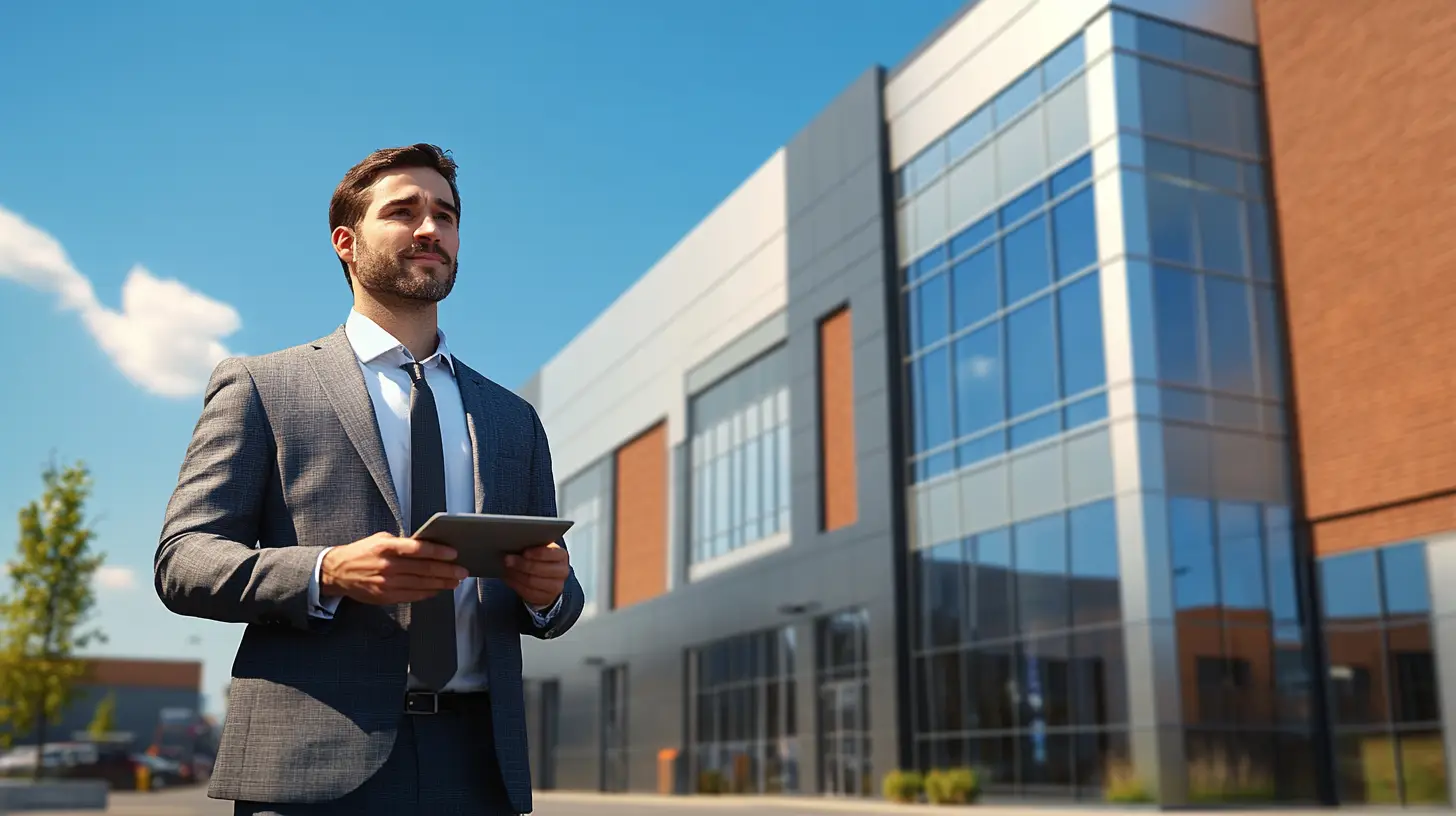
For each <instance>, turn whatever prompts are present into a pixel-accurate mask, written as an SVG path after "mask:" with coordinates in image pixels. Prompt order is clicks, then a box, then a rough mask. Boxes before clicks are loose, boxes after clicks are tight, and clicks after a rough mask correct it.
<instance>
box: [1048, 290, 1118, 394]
mask: <svg viewBox="0 0 1456 816" xmlns="http://www.w3.org/2000/svg"><path fill="white" fill-rule="evenodd" d="M1057 300H1058V303H1057V309H1058V312H1057V316H1058V318H1059V319H1060V320H1061V324H1062V326H1061V328H1062V332H1061V335H1062V336H1061V341H1062V342H1061V351H1062V354H1061V358H1062V391H1063V394H1064V395H1065V396H1072V395H1074V394H1080V393H1081V392H1083V391H1086V390H1088V389H1092V388H1096V387H1098V386H1100V385H1102V384H1103V383H1105V382H1106V381H1107V367H1106V365H1105V364H1104V363H1103V353H1102V289H1101V282H1100V281H1099V280H1098V274H1097V273H1096V272H1093V273H1092V274H1090V275H1087V276H1086V277H1083V278H1081V279H1079V280H1077V281H1076V282H1075V283H1071V284H1069V285H1067V286H1064V287H1062V289H1061V291H1059V292H1058V293H1057Z"/></svg>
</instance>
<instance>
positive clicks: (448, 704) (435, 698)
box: [404, 691, 490, 714]
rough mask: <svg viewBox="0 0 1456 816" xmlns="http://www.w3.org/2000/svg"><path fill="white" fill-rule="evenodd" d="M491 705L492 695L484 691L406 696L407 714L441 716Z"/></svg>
mask: <svg viewBox="0 0 1456 816" xmlns="http://www.w3.org/2000/svg"><path fill="white" fill-rule="evenodd" d="M489 703H490V694H488V693H486V692H484V691H468V692H465V691H407V692H405V695H404V710H405V713H406V714H441V713H445V712H451V711H460V710H463V709H465V708H467V707H469V708H475V707H478V706H481V705H489Z"/></svg>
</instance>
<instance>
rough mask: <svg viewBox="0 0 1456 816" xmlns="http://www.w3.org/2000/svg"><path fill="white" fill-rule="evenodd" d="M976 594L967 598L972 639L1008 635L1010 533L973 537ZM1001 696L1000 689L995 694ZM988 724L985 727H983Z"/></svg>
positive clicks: (1007, 531) (1010, 622) (990, 638)
mask: <svg viewBox="0 0 1456 816" xmlns="http://www.w3.org/2000/svg"><path fill="white" fill-rule="evenodd" d="M975 556H976V570H975V573H974V574H975V577H976V591H975V594H974V595H973V596H972V597H971V599H970V601H971V605H972V606H973V607H974V612H973V614H972V615H971V619H972V620H974V621H975V622H976V637H977V638H978V639H981V640H994V639H997V638H1003V637H1007V636H1008V635H1010V634H1011V631H1012V628H1011V627H1012V624H1013V622H1014V620H1013V619H1014V618H1015V615H1014V610H1012V608H1011V599H1012V598H1013V597H1014V596H1013V595H1012V592H1011V577H1012V574H1013V573H1012V570H1011V532H1010V531H1009V530H1004V529H1003V530H994V531H992V532H989V533H982V534H980V535H979V536H976V552H975ZM998 694H1004V690H1001V691H999V692H998ZM986 725H989V724H986Z"/></svg>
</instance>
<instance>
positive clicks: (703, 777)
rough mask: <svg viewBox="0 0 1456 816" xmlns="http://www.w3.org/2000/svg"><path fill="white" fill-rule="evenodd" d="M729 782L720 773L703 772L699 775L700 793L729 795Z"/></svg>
mask: <svg viewBox="0 0 1456 816" xmlns="http://www.w3.org/2000/svg"><path fill="white" fill-rule="evenodd" d="M727 792H728V780H726V779H724V778H723V774H722V773H720V772H718V771H703V772H702V773H700V774H698V793H713V794H718V793H727Z"/></svg>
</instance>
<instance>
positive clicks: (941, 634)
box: [920, 541, 965, 649]
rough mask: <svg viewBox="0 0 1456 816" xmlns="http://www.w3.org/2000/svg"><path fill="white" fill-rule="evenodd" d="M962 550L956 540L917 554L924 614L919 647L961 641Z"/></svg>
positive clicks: (935, 646)
mask: <svg viewBox="0 0 1456 816" xmlns="http://www.w3.org/2000/svg"><path fill="white" fill-rule="evenodd" d="M963 550H964V547H963V545H962V544H961V542H959V541H955V542H951V543H949V544H941V545H940V546H938V547H934V548H932V549H930V550H925V551H922V552H921V554H920V567H921V571H920V595H921V598H922V599H923V604H922V610H923V614H924V615H925V618H924V622H923V624H922V627H923V628H922V629H921V633H922V637H923V638H924V639H923V640H922V641H921V648H924V649H934V648H937V647H940V646H953V645H955V644H957V643H959V642H960V641H961V629H960V627H961V617H962V615H961V610H962V609H964V603H965V598H964V595H963V593H964V590H963V589H962V584H961V582H962V578H963V574H964V569H965V566H964V562H965V556H964V553H963Z"/></svg>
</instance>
